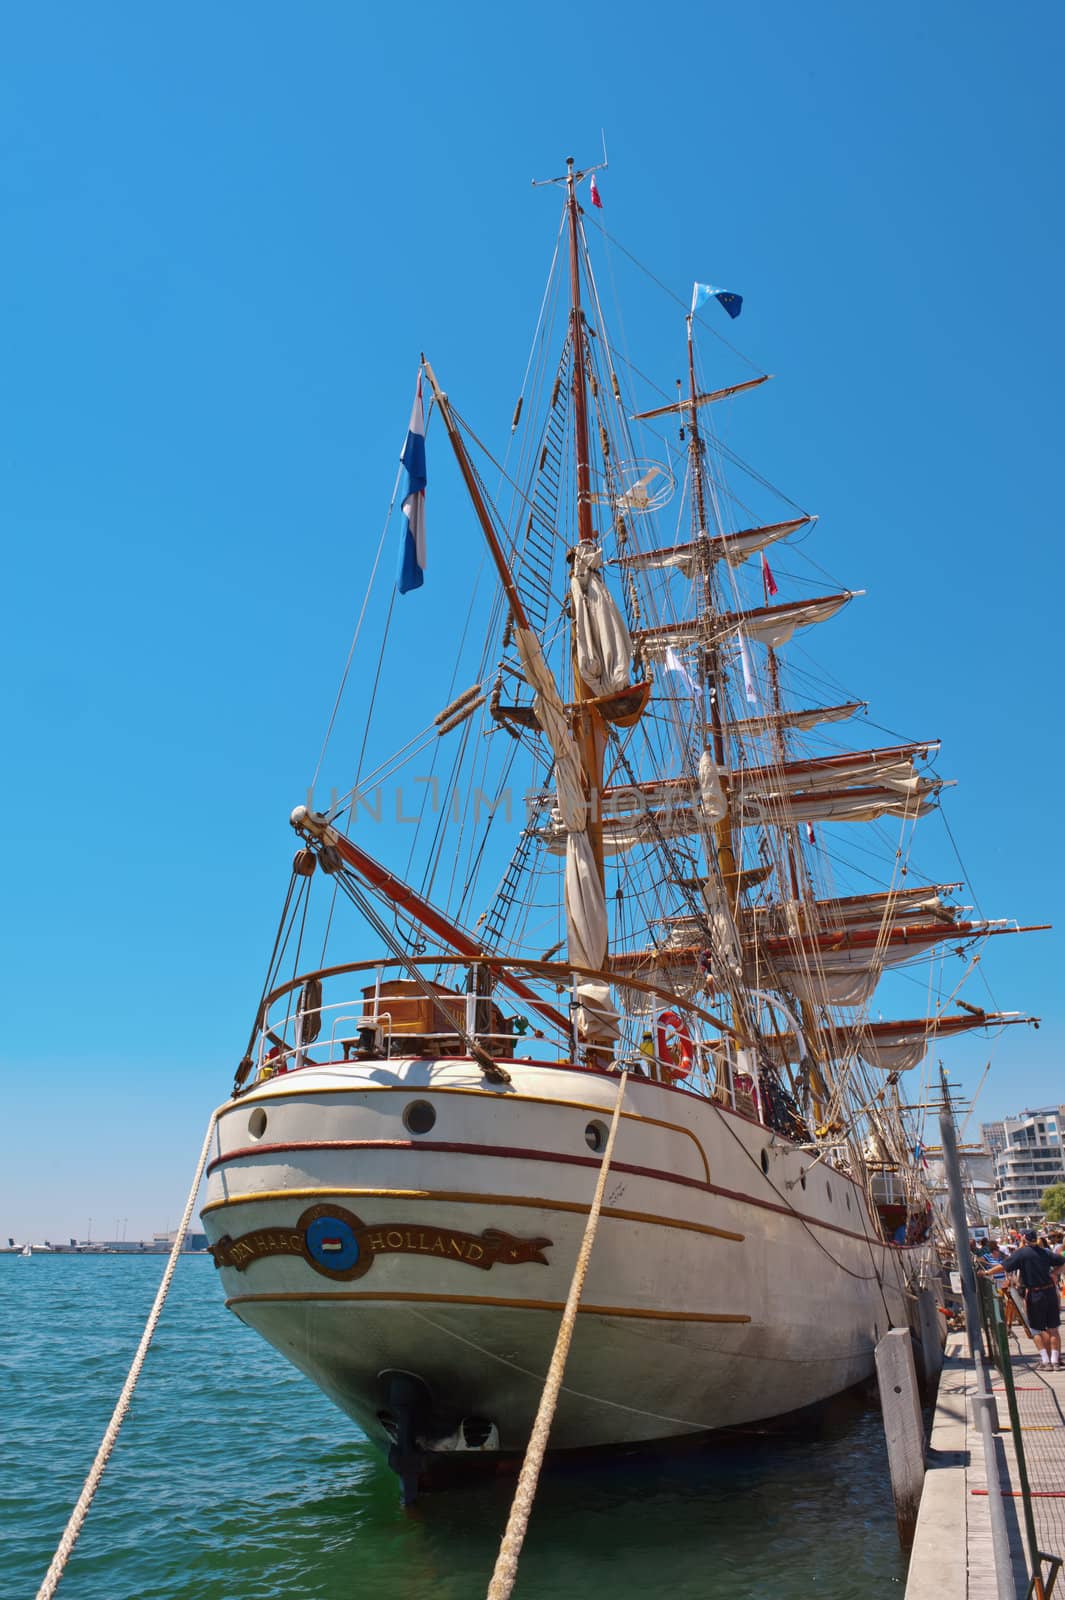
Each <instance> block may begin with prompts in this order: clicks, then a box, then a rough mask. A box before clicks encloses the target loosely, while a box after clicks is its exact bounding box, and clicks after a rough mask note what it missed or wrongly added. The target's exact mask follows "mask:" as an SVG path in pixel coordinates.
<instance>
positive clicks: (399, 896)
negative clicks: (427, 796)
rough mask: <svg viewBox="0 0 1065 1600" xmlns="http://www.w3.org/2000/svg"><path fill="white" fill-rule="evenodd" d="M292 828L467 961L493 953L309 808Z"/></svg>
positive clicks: (516, 988)
mask: <svg viewBox="0 0 1065 1600" xmlns="http://www.w3.org/2000/svg"><path fill="white" fill-rule="evenodd" d="M292 826H293V827H294V828H295V830H296V832H297V833H299V834H301V835H302V836H303V838H305V839H314V840H317V841H318V842H319V843H322V844H327V845H332V846H333V847H334V849H335V850H336V852H337V854H338V855H339V856H340V857H341V858H342V860H344V861H346V862H347V864H348V866H349V867H351V869H352V870H353V871H354V872H357V873H358V875H359V877H360V878H362V879H363V881H364V882H365V883H368V884H370V885H371V886H372V887H373V888H375V889H377V890H379V891H380V893H381V894H383V895H384V897H385V899H386V900H389V901H391V903H392V904H393V905H394V906H399V907H400V908H401V909H402V910H403V911H406V912H407V913H408V914H409V915H410V916H411V917H413V918H414V920H415V921H416V922H419V923H420V924H421V925H422V927H423V928H427V929H428V931H429V932H430V933H433V934H435V935H436V937H437V938H438V939H443V940H444V942H445V944H447V945H448V946H450V948H451V949H452V950H454V952H455V954H456V955H459V956H464V957H465V958H466V959H467V960H474V961H476V960H480V959H482V958H483V957H484V956H486V955H491V954H492V953H493V952H491V951H485V950H482V948H481V946H480V945H479V944H478V943H477V942H476V940H474V939H471V938H470V936H469V935H468V934H466V933H463V931H462V929H461V928H457V927H456V926H455V924H454V923H453V922H449V921H448V920H447V918H446V917H445V916H444V915H443V914H442V913H441V912H439V911H438V910H437V909H436V907H435V906H434V905H431V904H430V902H429V901H428V900H423V899H422V897H421V895H420V894H418V893H417V892H416V891H415V890H414V889H412V888H411V887H410V885H409V884H406V883H404V882H403V880H402V879H401V878H397V877H396V876H395V875H394V874H393V873H391V872H389V871H388V869H387V867H383V866H382V865H381V863H380V862H379V861H375V860H374V858H373V856H371V855H367V853H366V851H365V850H361V849H360V848H359V846H358V845H357V844H355V843H353V842H352V840H351V839H348V838H347V837H346V836H345V835H344V834H342V833H341V832H340V830H339V829H338V828H336V827H334V825H333V824H332V823H329V822H326V820H325V818H324V817H319V816H317V815H316V814H315V813H314V812H311V811H308V810H307V808H306V806H297V807H296V809H295V811H294V812H293V813H292ZM499 980H500V982H501V983H502V984H503V985H504V987H505V988H507V989H509V990H510V991H511V992H512V993H513V994H516V995H518V996H519V997H520V998H521V999H522V1000H525V1001H526V1002H527V1003H528V1004H529V1005H530V1006H531V1007H532V1008H533V1010H534V1011H537V1012H539V1014H540V1016H542V1017H544V1018H545V1019H546V1020H547V1021H548V1022H550V1023H551V1024H552V1025H553V1026H554V1027H556V1028H561V1029H562V1032H563V1034H567V1033H568V1032H569V1022H568V1020H567V1018H565V1017H564V1016H563V1015H562V1013H561V1011H556V1010H555V1009H554V1007H553V1006H549V1005H548V1004H547V1002H546V1001H544V1000H541V999H540V998H539V996H538V995H536V994H535V993H534V992H533V990H532V989H530V988H529V987H528V986H527V985H526V984H524V983H522V982H521V980H520V979H519V978H515V977H512V976H511V975H510V974H509V973H506V972H502V971H501V972H500V975H499Z"/></svg>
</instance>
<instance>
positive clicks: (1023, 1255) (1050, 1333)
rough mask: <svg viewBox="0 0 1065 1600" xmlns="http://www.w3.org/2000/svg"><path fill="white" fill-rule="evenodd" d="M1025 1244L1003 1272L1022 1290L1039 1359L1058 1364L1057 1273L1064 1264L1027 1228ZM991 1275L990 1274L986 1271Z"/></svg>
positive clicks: (1008, 1259)
mask: <svg viewBox="0 0 1065 1600" xmlns="http://www.w3.org/2000/svg"><path fill="white" fill-rule="evenodd" d="M1024 1238H1025V1243H1024V1244H1023V1245H1022V1246H1021V1248H1020V1249H1019V1250H1015V1251H1014V1252H1013V1254H1012V1255H1009V1256H1007V1257H1006V1259H1005V1261H1003V1262H1002V1263H1001V1268H1002V1270H1003V1271H1005V1272H1015V1273H1016V1274H1017V1276H1018V1277H1019V1278H1020V1281H1021V1287H1022V1288H1023V1289H1024V1302H1025V1307H1026V1309H1027V1312H1028V1326H1029V1327H1030V1328H1031V1330H1032V1340H1033V1342H1034V1344H1035V1347H1036V1349H1037V1350H1038V1351H1039V1361H1040V1364H1041V1365H1042V1366H1044V1367H1059V1366H1060V1365H1061V1334H1060V1333H1059V1331H1058V1330H1059V1328H1060V1326H1061V1300H1060V1297H1059V1295H1058V1288H1057V1284H1058V1276H1059V1274H1060V1272H1061V1271H1062V1268H1063V1267H1065V1262H1063V1261H1061V1260H1060V1259H1059V1258H1058V1257H1057V1256H1056V1255H1054V1254H1053V1253H1052V1252H1051V1251H1050V1250H1044V1249H1042V1248H1041V1247H1040V1245H1039V1244H1037V1242H1036V1240H1037V1238H1038V1235H1037V1234H1036V1232H1035V1230H1034V1228H1030V1229H1029V1230H1028V1232H1027V1233H1026V1234H1025V1236H1024ZM984 1276H985V1277H990V1276H991V1274H990V1273H985V1274H984Z"/></svg>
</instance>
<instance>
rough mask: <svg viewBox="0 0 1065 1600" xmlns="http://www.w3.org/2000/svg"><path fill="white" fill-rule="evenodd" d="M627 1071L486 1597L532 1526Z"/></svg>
mask: <svg viewBox="0 0 1065 1600" xmlns="http://www.w3.org/2000/svg"><path fill="white" fill-rule="evenodd" d="M627 1078H628V1073H627V1072H623V1073H622V1074H621V1082H620V1084H619V1085H618V1097H617V1101H616V1103H615V1105H614V1116H613V1119H612V1121H611V1123H610V1134H609V1136H608V1138H607V1141H606V1149H605V1151H604V1152H603V1164H602V1166H601V1167H600V1168H599V1182H598V1183H597V1184H596V1186H595V1197H594V1199H593V1200H592V1208H591V1210H590V1211H589V1213H588V1222H587V1225H586V1226H585V1229H584V1238H583V1239H582V1240H581V1248H580V1250H579V1251H578V1253H577V1265H576V1266H575V1267H574V1269H573V1281H572V1282H571V1284H570V1286H569V1295H568V1297H567V1299H566V1307H565V1310H564V1311H563V1313H562V1323H561V1326H560V1327H559V1330H558V1338H557V1339H556V1340H555V1351H554V1354H553V1355H552V1357H551V1365H550V1367H549V1368H548V1369H547V1378H546V1379H545V1381H544V1388H543V1393H542V1394H541V1396H540V1406H539V1409H538V1410H537V1413H536V1421H535V1422H534V1423H533V1428H532V1433H531V1434H530V1435H529V1443H528V1446H527V1447H526V1450H525V1460H524V1461H523V1462H522V1464H521V1473H520V1474H519V1476H518V1486H517V1488H516V1489H515V1491H514V1499H513V1502H512V1504H511V1507H510V1516H509V1517H508V1518H507V1526H506V1531H505V1533H504V1534H503V1538H502V1540H501V1542H500V1546H499V1555H498V1556H497V1557H496V1565H495V1571H494V1572H493V1573H492V1581H491V1583H490V1584H489V1585H488V1600H508V1596H509V1595H510V1592H511V1590H512V1589H513V1588H514V1582H515V1579H516V1578H517V1576H518V1558H519V1556H520V1555H521V1547H522V1545H523V1544H524V1542H525V1533H526V1530H527V1529H528V1526H529V1517H530V1516H531V1514H532V1506H533V1500H534V1499H535V1497H536V1485H537V1483H538V1481H539V1478H540V1468H541V1467H542V1466H543V1461H544V1452H545V1450H546V1449H547V1436H548V1434H549V1433H550V1431H551V1423H552V1421H553V1420H554V1415H555V1407H556V1406H557V1404H558V1396H559V1391H560V1389H561V1388H562V1377H563V1374H564V1372H565V1370H566V1358H567V1356H568V1355H569V1347H570V1341H571V1340H572V1338H573V1327H574V1324H575V1322H576V1321H577V1306H578V1305H579V1303H580V1298H581V1292H582V1290H583V1289H584V1279H585V1277H586V1275H587V1272H588V1262H589V1261H590V1259H591V1255H592V1246H593V1244H594V1243H595V1235H596V1230H597V1228H598V1227H599V1213H600V1211H601V1209H602V1205H603V1191H604V1190H605V1188H606V1176H607V1172H608V1171H609V1170H610V1158H611V1156H612V1155H613V1154H614V1140H615V1138H616V1137H617V1131H618V1125H619V1124H620V1122H621V1102H622V1099H623V1097H624V1094H625V1083H626V1080H627Z"/></svg>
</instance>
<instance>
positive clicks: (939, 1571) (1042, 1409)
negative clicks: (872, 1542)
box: [906, 1329, 1065, 1600]
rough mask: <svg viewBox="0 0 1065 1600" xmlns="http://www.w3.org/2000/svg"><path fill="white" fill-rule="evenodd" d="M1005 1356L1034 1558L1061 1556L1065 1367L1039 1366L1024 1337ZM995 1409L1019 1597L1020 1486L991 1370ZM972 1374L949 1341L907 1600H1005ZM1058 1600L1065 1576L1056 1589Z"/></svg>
mask: <svg viewBox="0 0 1065 1600" xmlns="http://www.w3.org/2000/svg"><path fill="white" fill-rule="evenodd" d="M1010 1348H1011V1353H1012V1357H1013V1380H1014V1384H1015V1386H1016V1391H1017V1408H1018V1412H1019V1415H1020V1424H1021V1431H1022V1435H1023V1448H1024V1454H1025V1460H1026V1462H1027V1467H1028V1480H1029V1484H1030V1486H1031V1490H1032V1507H1033V1511H1034V1514H1035V1526H1036V1533H1037V1536H1038V1540H1039V1547H1040V1549H1041V1550H1043V1551H1045V1552H1047V1553H1048V1554H1051V1555H1056V1556H1065V1368H1062V1367H1058V1368H1047V1367H1043V1366H1041V1365H1040V1361H1039V1354H1038V1351H1037V1350H1036V1348H1035V1346H1034V1345H1033V1344H1032V1341H1031V1340H1030V1339H1029V1338H1028V1336H1027V1335H1026V1334H1025V1332H1024V1330H1023V1329H1019V1330H1015V1331H1014V1334H1013V1335H1012V1336H1011V1341H1010ZM987 1370H988V1373H989V1381H990V1383H991V1387H992V1392H993V1393H994V1396H995V1399H996V1401H997V1402H998V1417H999V1429H1000V1431H999V1433H998V1434H997V1435H996V1437H995V1449H996V1451H997V1453H998V1461H999V1477H1000V1481H1001V1489H1002V1493H1003V1499H1004V1502H1005V1512H1006V1527H1007V1531H1008V1534H1009V1542H1010V1555H1011V1558H1012V1563H1013V1578H1014V1588H1015V1592H1016V1594H1017V1595H1018V1596H1024V1595H1026V1594H1027V1592H1028V1585H1029V1580H1030V1576H1031V1572H1030V1566H1029V1561H1028V1551H1027V1547H1026V1543H1025V1533H1024V1511H1023V1505H1022V1501H1021V1483H1020V1475H1019V1472H1018V1466H1017V1459H1016V1453H1015V1450H1014V1445H1013V1437H1012V1434H1011V1431H1010V1418H1009V1411H1008V1408H1007V1403H1006V1395H1005V1392H1004V1386H1003V1382H1002V1377H1001V1375H1000V1374H999V1373H998V1372H997V1371H996V1370H995V1368H994V1367H991V1366H988V1369H987ZM977 1388H978V1374H977V1373H976V1372H975V1371H974V1368H973V1363H972V1362H971V1361H970V1360H969V1357H968V1354H967V1345H966V1343H965V1338H964V1335H962V1334H960V1333H954V1334H950V1335H949V1336H948V1340H947V1349H946V1360H945V1362H944V1366H943V1373H942V1377H941V1378H940V1384H939V1393H938V1396H937V1400H936V1407H935V1414H934V1418H933V1423H932V1434H931V1439H930V1441H929V1451H928V1463H927V1471H926V1474H925V1481H924V1492H923V1494H922V1496H921V1508H920V1513H919V1515H918V1520H917V1532H916V1537H915V1539H914V1545H913V1553H912V1555H911V1558H910V1569H909V1575H908V1577H907V1581H906V1600H1003V1597H1001V1596H1000V1594H999V1589H998V1585H997V1583H996V1576H995V1561H994V1554H993V1547H992V1540H991V1516H990V1511H989V1507H988V1493H987V1477H986V1467H985V1462H984V1449H983V1440H982V1436H981V1432H980V1425H979V1419H978V1418H977V1417H976V1415H975V1414H974V1408H973V1405H972V1396H973V1395H974V1393H975V1392H976V1391H977ZM1055 1597H1060V1600H1065V1576H1062V1577H1061V1578H1060V1579H1059V1581H1058V1584H1057V1586H1056V1589H1055Z"/></svg>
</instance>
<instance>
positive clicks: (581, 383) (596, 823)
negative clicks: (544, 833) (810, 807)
mask: <svg viewBox="0 0 1065 1600" xmlns="http://www.w3.org/2000/svg"><path fill="white" fill-rule="evenodd" d="M581 176H582V174H581V173H577V172H574V167H573V157H572V156H567V158H566V214H567V217H568V220H569V275H570V314H569V319H570V339H571V341H572V345H573V382H572V393H573V444H574V453H575V456H576V466H577V534H578V539H579V542H580V543H581V544H591V545H594V544H595V528H594V526H593V523H592V468H591V461H590V458H589V453H588V392H587V388H586V381H587V377H586V367H585V350H586V341H585V336H584V312H583V310H582V308H581V262H580V207H579V206H578V204H577V183H578V181H579V179H580V177H581ZM570 638H571V644H570V649H571V655H572V660H573V687H574V694H573V698H574V702H575V704H574V708H573V723H574V726H573V735H574V739H575V741H576V745H577V749H578V751H579V752H580V758H581V767H582V768H583V771H584V785H585V799H586V802H587V806H588V842H589V843H590V845H591V847H592V855H593V857H594V858H595V867H596V871H597V873H598V874H599V882H600V884H601V885H602V886H603V892H604V894H605V892H606V869H605V866H604V857H603V815H602V793H603V757H604V753H605V751H606V724H605V722H604V721H603V718H602V716H601V715H600V713H599V711H598V709H597V708H596V706H595V705H594V704H592V703H591V702H593V701H594V700H595V693H594V691H593V690H592V689H591V688H590V687H589V685H588V684H587V683H585V681H584V679H583V678H582V677H581V675H580V672H579V670H578V667H577V638H576V627H575V625H572V624H571V635H570Z"/></svg>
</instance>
